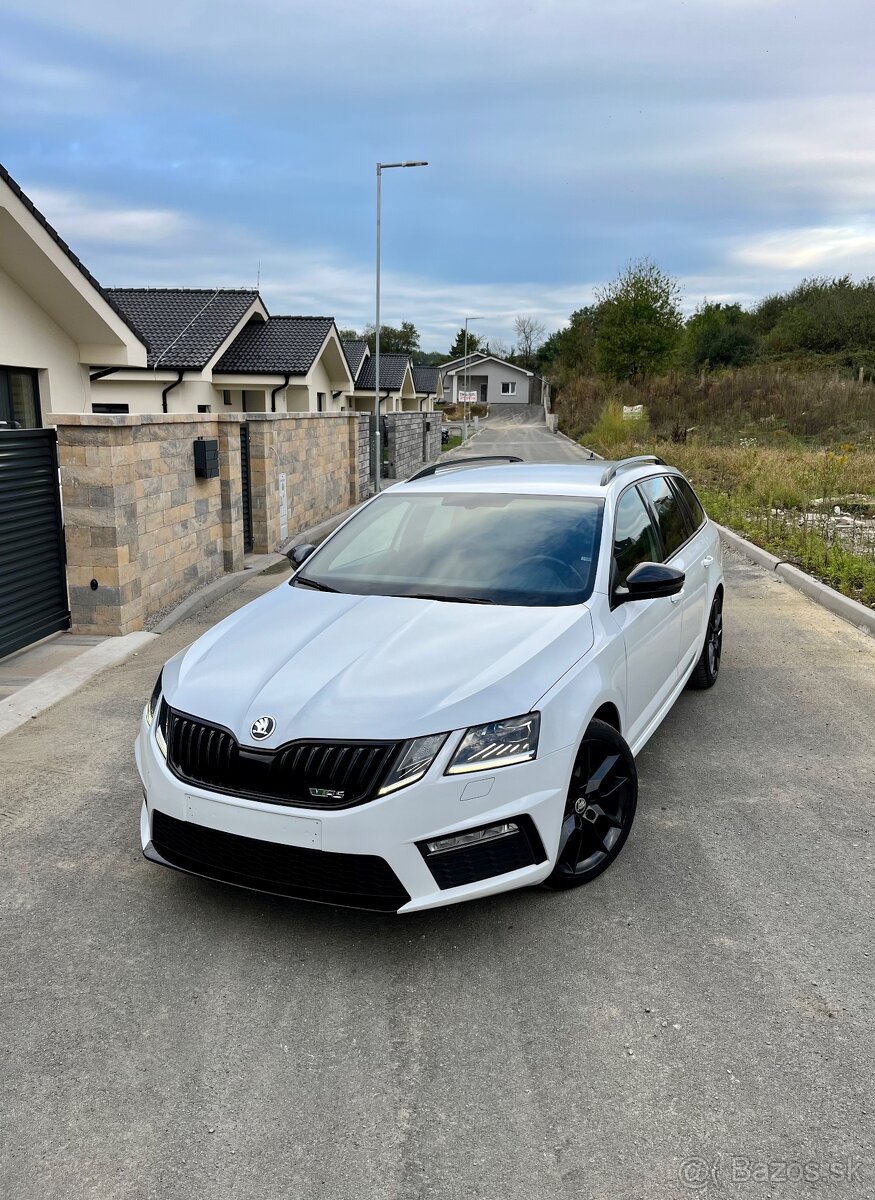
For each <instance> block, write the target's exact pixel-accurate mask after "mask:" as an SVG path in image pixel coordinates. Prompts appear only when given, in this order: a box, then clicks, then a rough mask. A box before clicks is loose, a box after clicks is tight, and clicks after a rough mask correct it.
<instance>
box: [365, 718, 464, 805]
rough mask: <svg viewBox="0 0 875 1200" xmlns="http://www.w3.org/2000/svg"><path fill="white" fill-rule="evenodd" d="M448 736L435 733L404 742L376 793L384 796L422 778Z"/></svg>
mask: <svg viewBox="0 0 875 1200" xmlns="http://www.w3.org/2000/svg"><path fill="white" fill-rule="evenodd" d="M448 736H449V735H448V734H446V733H435V734H431V735H430V736H429V737H421V738H414V739H413V741H410V742H405V743H404V745H403V746H402V747H401V753H400V754H399V755H398V757H397V759H396V760H395V765H394V766H393V768H392V770H391V771H390V772H389V774H388V775H387V776H386V779H385V781H384V783H383V786H382V787H381V788H380V790H379V792H378V793H377V795H378V796H386V795H388V794H389V792H397V791H398V789H399V788H403V787H407V785H408V784H410V783H416V781H417V779H422V777H423V775H424V774H425V773H426V771H427V770H428V768H429V767H430V766H431V764H432V763H433V762H434V760H435V757H436V755H437V752H438V751H439V750H440V748H441V746H442V745H443V744H444V742H445V741H446V740H447V737H448Z"/></svg>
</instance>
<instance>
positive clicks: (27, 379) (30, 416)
mask: <svg viewBox="0 0 875 1200" xmlns="http://www.w3.org/2000/svg"><path fill="white" fill-rule="evenodd" d="M41 425H42V414H41V412H40V403H39V385H38V383H37V374H36V371H30V370H28V369H27V368H25V367H0V428H6V429H39V427H40V426H41Z"/></svg>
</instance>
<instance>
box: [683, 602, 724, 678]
mask: <svg viewBox="0 0 875 1200" xmlns="http://www.w3.org/2000/svg"><path fill="white" fill-rule="evenodd" d="M722 654H723V593H722V592H717V594H716V595H715V597H714V602H713V604H712V605H711V612H710V613H709V615H708V628H707V630H706V631H705V644H704V646H703V647H702V653H701V654H700V655H699V661H698V662H697V663H696V665H695V666H694V667H693V673H692V674H691V675H690V678H689V679H688V681H687V686H688V687H691V688H696V689H699V690H701V689H703V688H710V687H713V686H714V684H715V683H716V682H717V676H718V674H719V673H720V658H721V655H722Z"/></svg>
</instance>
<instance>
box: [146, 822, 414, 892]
mask: <svg viewBox="0 0 875 1200" xmlns="http://www.w3.org/2000/svg"><path fill="white" fill-rule="evenodd" d="M152 845H153V846H154V848H155V850H156V851H157V853H158V854H160V855H161V857H162V858H163V859H164V860H165V861H166V862H168V863H170V865H171V866H173V867H178V868H179V869H180V870H182V871H191V872H192V873H194V874H195V875H207V876H209V877H210V878H211V879H218V880H220V881H221V882H223V883H234V884H237V885H238V886H240V887H247V888H253V889H255V890H256V891H260V892H273V893H275V894H277V895H280V896H294V897H296V898H297V899H300V900H319V901H322V902H323V903H326V904H343V905H346V906H348V907H350V908H370V909H376V910H378V911H380V912H396V911H397V910H398V909H399V908H400V907H401V906H402V905H403V904H407V902H408V901H409V900H410V896H409V894H408V893H407V891H406V890H405V889H404V887H403V885H402V884H401V881H400V880H399V878H398V876H397V875H396V874H395V872H394V871H393V870H392V868H391V867H390V866H389V864H388V863H387V862H386V861H385V859H382V858H377V857H375V856H373V855H369V854H332V853H329V852H328V851H325V850H307V849H302V848H300V847H298V846H283V845H280V844H279V843H277V842H264V841H261V840H260V839H259V838H249V837H240V836H239V835H238V834H235V833H225V832H224V831H222V830H219V829H207V828H206V827H205V826H203V825H193V824H192V823H191V822H189V821H178V820H177V819H176V818H175V817H168V816H167V814H166V813H163V812H160V811H159V810H158V809H155V811H154V812H153V814H152Z"/></svg>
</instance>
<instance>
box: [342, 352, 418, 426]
mask: <svg viewBox="0 0 875 1200" xmlns="http://www.w3.org/2000/svg"><path fill="white" fill-rule="evenodd" d="M343 349H344V352H345V354H346V358H347V362H348V363H349V365H350V369H351V370H354V372H355V388H354V390H353V393H352V396H351V397H350V407H351V408H354V409H356V410H357V411H359V412H373V411H374V391H375V388H376V383H377V365H376V361H375V359H374V356H373V354H371V352H370V349H369V347H368V343H367V342H366V341H364V339H357V340H354V341H353V340H350V341H345V342H344V343H343ZM419 370H424V371H428V370H429V368H419V367H415V366H414V365H413V362H412V361H411V359H410V356H409V355H407V354H381V355H380V412H381V413H396V412H431V411H432V409H433V407H434V399H435V396H436V395H437V394H438V393H437V391H433V390H429V389H430V387H431V385H432V384H434V383H435V380H434V379H433V378H432V376H431V375H428V376H426V375H420V376H419V384H421V385H422V386H421V387H420V386H419V385H418V384H417V378H416V374H415V373H416V372H417V371H419ZM438 374H439V372H438ZM437 383H438V387H439V386H440V381H439V380H438V381H437ZM426 384H427V385H429V387H428V388H426Z"/></svg>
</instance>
